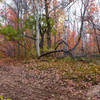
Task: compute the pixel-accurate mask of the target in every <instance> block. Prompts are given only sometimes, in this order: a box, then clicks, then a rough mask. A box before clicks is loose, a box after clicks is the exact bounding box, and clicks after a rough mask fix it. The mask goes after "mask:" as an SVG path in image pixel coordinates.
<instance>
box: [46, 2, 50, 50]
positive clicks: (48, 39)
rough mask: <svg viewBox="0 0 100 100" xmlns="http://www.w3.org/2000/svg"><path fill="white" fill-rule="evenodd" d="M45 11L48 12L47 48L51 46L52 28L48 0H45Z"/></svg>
mask: <svg viewBox="0 0 100 100" xmlns="http://www.w3.org/2000/svg"><path fill="white" fill-rule="evenodd" d="M45 13H46V21H47V48H48V49H50V48H51V34H50V31H51V28H50V21H49V19H50V18H49V12H48V4H47V0H45Z"/></svg>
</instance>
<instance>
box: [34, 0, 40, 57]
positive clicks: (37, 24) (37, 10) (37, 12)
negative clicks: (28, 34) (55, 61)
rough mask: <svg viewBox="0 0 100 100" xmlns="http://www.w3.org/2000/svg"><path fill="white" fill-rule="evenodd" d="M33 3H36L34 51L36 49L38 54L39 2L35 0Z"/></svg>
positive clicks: (38, 54)
mask: <svg viewBox="0 0 100 100" xmlns="http://www.w3.org/2000/svg"><path fill="white" fill-rule="evenodd" d="M35 5H36V51H37V56H40V47H39V32H40V31H39V30H40V29H39V4H38V1H37V0H35Z"/></svg>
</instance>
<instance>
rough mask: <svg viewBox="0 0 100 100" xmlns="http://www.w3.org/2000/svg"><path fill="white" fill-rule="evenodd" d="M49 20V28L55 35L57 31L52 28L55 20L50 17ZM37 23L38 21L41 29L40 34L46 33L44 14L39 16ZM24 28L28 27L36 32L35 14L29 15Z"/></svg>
mask: <svg viewBox="0 0 100 100" xmlns="http://www.w3.org/2000/svg"><path fill="white" fill-rule="evenodd" d="M49 21H50V28H51V30H50V32H51V33H52V34H53V35H56V33H57V32H56V30H55V29H54V25H55V20H54V19H53V18H50V19H49ZM39 23H40V26H39V27H40V29H41V32H42V34H44V33H46V30H47V22H46V15H42V16H41V17H40V20H39ZM25 29H30V30H33V31H34V32H36V16H35V15H33V16H29V18H28V19H27V20H26V22H25Z"/></svg>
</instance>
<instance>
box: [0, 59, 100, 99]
mask: <svg viewBox="0 0 100 100" xmlns="http://www.w3.org/2000/svg"><path fill="white" fill-rule="evenodd" d="M10 62H11V63H10ZM12 62H13V61H11V60H10V61H9V60H7V61H2V60H1V61H0V96H3V97H4V98H5V99H6V98H11V100H100V95H99V94H100V65H99V64H95V63H92V62H91V63H83V62H78V61H73V60H71V59H69V58H67V59H63V60H57V59H52V58H51V59H49V60H47V58H44V59H40V60H38V59H35V60H28V61H22V62H21V63H19V62H13V63H12Z"/></svg>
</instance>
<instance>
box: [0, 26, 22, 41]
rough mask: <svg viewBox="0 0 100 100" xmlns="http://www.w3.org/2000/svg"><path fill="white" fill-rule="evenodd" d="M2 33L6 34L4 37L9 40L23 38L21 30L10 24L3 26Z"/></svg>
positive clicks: (0, 31) (0, 30) (0, 32)
mask: <svg viewBox="0 0 100 100" xmlns="http://www.w3.org/2000/svg"><path fill="white" fill-rule="evenodd" d="M0 34H2V35H4V37H5V38H6V39H7V40H8V41H15V40H20V39H21V38H22V36H20V34H19V32H18V31H16V30H15V29H14V28H12V27H11V26H10V25H7V26H6V27H2V28H1V29H0Z"/></svg>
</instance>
